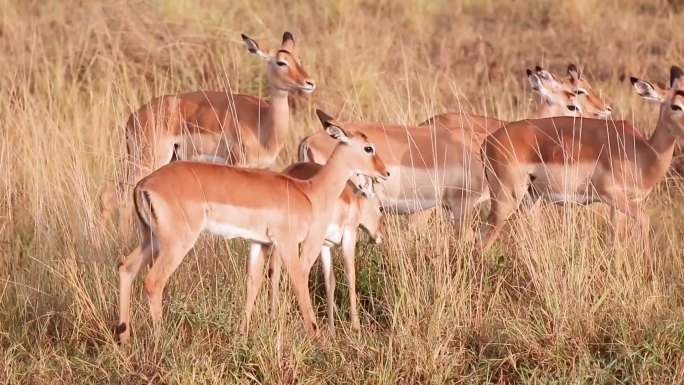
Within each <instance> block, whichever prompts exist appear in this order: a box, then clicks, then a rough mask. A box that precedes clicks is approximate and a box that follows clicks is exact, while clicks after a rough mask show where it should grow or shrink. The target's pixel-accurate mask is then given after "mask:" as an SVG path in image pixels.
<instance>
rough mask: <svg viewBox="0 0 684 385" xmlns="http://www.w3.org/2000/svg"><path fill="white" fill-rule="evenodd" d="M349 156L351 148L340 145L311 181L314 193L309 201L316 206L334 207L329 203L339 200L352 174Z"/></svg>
mask: <svg viewBox="0 0 684 385" xmlns="http://www.w3.org/2000/svg"><path fill="white" fill-rule="evenodd" d="M348 156H350V155H349V147H348V146H347V145H345V144H338V145H337V146H336V147H335V150H333V153H332V155H331V156H330V159H328V161H327V162H326V163H325V165H324V166H323V168H321V170H320V171H319V172H318V173H316V175H314V176H313V177H312V178H311V179H309V182H310V188H311V192H312V194H311V196H309V199H311V200H312V203H314V206H316V207H321V208H325V207H330V206H332V205H331V204H329V203H327V202H329V201H330V200H335V199H337V198H338V197H339V196H340V194H342V191H344V188H345V186H346V185H347V181H348V180H349V177H350V176H351V172H352V170H351V169H350V168H349V166H347V158H348Z"/></svg>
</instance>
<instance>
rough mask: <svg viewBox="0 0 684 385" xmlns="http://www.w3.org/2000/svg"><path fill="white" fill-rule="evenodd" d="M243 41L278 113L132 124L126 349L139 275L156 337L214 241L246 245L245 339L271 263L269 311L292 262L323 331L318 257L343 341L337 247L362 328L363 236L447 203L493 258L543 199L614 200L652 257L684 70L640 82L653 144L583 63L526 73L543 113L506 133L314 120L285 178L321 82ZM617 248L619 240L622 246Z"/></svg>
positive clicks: (202, 94)
mask: <svg viewBox="0 0 684 385" xmlns="http://www.w3.org/2000/svg"><path fill="white" fill-rule="evenodd" d="M242 38H243V40H244V42H245V44H246V46H247V49H248V50H249V52H251V53H253V54H255V55H256V56H258V57H260V58H262V59H264V60H265V62H266V67H267V69H266V74H267V78H268V84H269V87H270V99H269V101H268V102H267V101H265V100H262V99H258V98H256V97H253V96H249V95H239V94H230V93H226V92H207V91H197V92H191V93H186V94H180V95H167V96H162V97H160V98H157V99H154V100H152V101H151V102H149V103H148V104H146V105H144V106H143V107H141V108H140V109H138V110H137V111H135V112H133V113H132V114H131V116H130V118H129V119H128V122H127V124H126V133H125V134H126V135H125V137H126V148H127V153H128V164H129V168H128V174H127V178H128V179H127V180H126V181H123V182H121V183H120V184H118V185H115V186H112V187H110V188H108V189H107V190H105V191H104V193H103V194H102V195H101V205H102V219H101V221H102V222H101V226H102V229H103V230H104V228H105V227H106V225H107V223H108V221H109V219H110V217H111V215H112V214H113V213H114V212H115V211H116V210H117V209H119V211H120V212H121V218H120V227H121V230H123V231H125V230H126V229H127V226H128V224H129V220H128V218H129V216H130V213H132V212H134V213H135V215H136V217H137V223H138V229H139V234H140V238H141V242H140V244H139V245H138V246H137V247H136V248H135V250H133V252H131V253H130V254H129V255H128V256H126V257H125V258H124V260H123V262H121V263H120V264H119V267H118V273H119V280H120V286H119V295H120V297H119V322H118V325H117V327H116V336H117V338H118V340H119V341H120V342H122V343H125V342H127V341H128V340H129V338H130V330H131V328H130V301H131V288H132V285H133V281H134V280H135V278H136V276H137V275H138V272H139V270H140V269H141V268H142V267H143V265H149V266H150V269H149V271H148V273H147V275H146V277H145V280H144V289H145V292H146V294H147V296H148V300H149V305H150V313H151V316H152V320H153V323H154V330H155V335H156V336H157V337H159V336H160V333H161V321H162V292H163V290H164V286H165V285H166V282H167V281H168V279H169V277H170V276H171V274H173V272H174V271H175V270H176V269H177V268H178V266H179V265H180V263H181V261H182V260H183V258H184V257H185V255H186V254H187V253H188V251H189V250H190V249H191V248H192V247H193V246H194V245H195V243H196V241H197V239H198V237H199V236H200V234H201V233H205V232H206V233H211V234H216V235H220V236H223V237H226V238H243V239H246V240H247V241H248V242H249V244H250V253H249V262H248V268H247V271H248V276H247V294H246V302H245V312H244V316H243V319H242V322H241V324H240V330H241V331H242V332H247V331H248V329H249V325H250V318H251V314H252V310H253V308H254V302H255V299H256V296H257V294H258V292H259V288H260V287H261V284H262V281H263V276H264V271H263V270H264V265H265V259H266V258H265V257H266V255H267V254H270V253H271V251H272V252H273V255H272V257H271V258H269V274H268V275H269V277H270V279H271V281H272V282H271V295H270V297H271V311H273V310H275V309H276V308H277V306H278V287H279V280H280V270H281V267H282V265H284V266H285V269H286V270H287V273H288V275H289V276H290V280H291V282H292V286H293V288H294V291H295V295H296V299H297V303H298V305H299V310H300V312H301V315H302V317H303V320H304V325H305V328H306V330H307V331H309V332H311V333H314V334H316V333H317V332H318V331H317V329H318V328H317V323H316V317H315V315H314V311H313V307H312V304H311V298H310V294H309V289H308V280H309V274H310V271H311V268H312V266H313V264H314V262H315V261H316V259H317V258H318V257H319V256H320V258H321V263H322V267H323V272H324V282H325V286H326V295H327V313H328V314H327V315H328V322H329V325H330V327H331V331H332V330H333V319H334V315H333V311H334V298H333V293H334V287H335V280H334V275H333V273H332V259H331V247H333V246H341V247H342V250H343V257H344V269H345V275H346V277H347V280H348V283H349V298H350V307H351V311H350V314H351V322H352V326H353V327H354V328H355V329H358V328H359V327H360V321H359V314H358V311H357V308H356V302H357V301H356V290H355V266H354V258H355V256H354V249H355V246H356V240H357V229H358V228H359V227H361V228H362V229H364V230H365V231H366V232H367V233H368V234H369V235H370V237H371V238H372V239H374V240H375V241H376V242H377V243H380V242H381V241H382V237H381V235H380V232H379V225H380V221H381V216H382V214H381V212H382V213H394V214H407V215H409V222H410V223H412V222H415V221H416V220H421V219H424V217H425V216H426V215H429V213H430V210H431V209H433V208H435V207H437V206H439V207H442V208H444V209H445V211H446V213H447V214H448V216H449V218H450V220H451V221H452V222H453V224H454V226H455V227H456V229H457V230H458V231H460V232H463V233H465V234H464V235H465V236H467V237H469V238H472V239H471V241H472V242H473V243H474V244H475V250H476V251H479V252H482V251H483V250H486V249H487V248H489V247H490V246H491V245H492V243H493V242H494V241H495V240H496V238H497V235H498V234H499V232H500V231H501V229H502V227H503V225H504V224H505V222H506V220H507V219H508V218H509V217H510V216H511V215H512V214H514V213H515V212H516V211H517V210H519V209H521V210H531V211H532V212H533V213H534V212H538V211H539V208H538V207H536V206H537V203H538V202H540V201H542V200H545V201H550V202H553V203H567V202H572V203H580V204H588V203H592V202H604V203H606V204H608V205H610V207H611V209H612V215H611V217H612V220H613V230H614V231H615V232H617V231H618V229H619V227H620V221H621V215H622V214H627V215H628V216H630V217H632V218H634V219H635V220H637V221H638V223H639V224H640V226H641V227H640V228H641V235H642V237H641V239H642V240H643V242H644V243H645V245H644V247H645V249H644V250H645V259H646V260H647V261H648V260H650V258H651V257H650V252H649V245H648V239H649V236H648V234H649V220H648V215H647V214H646V213H645V212H644V210H643V206H642V202H643V201H644V199H645V198H646V197H647V196H648V194H649V192H650V191H651V189H652V188H653V186H654V185H655V184H656V183H657V182H658V181H659V180H661V179H662V178H663V176H664V174H665V172H666V171H667V169H668V167H669V166H670V163H671V161H672V156H673V151H674V146H675V142H676V140H677V138H678V137H682V136H684V111H683V110H684V84H681V83H680V82H682V81H684V73H683V72H682V70H681V69H680V68H679V67H676V66H673V67H672V68H671V70H670V85H669V88H667V89H661V88H659V87H657V86H655V85H653V84H650V83H648V82H645V81H643V80H640V79H637V78H631V81H632V84H633V85H634V87H635V88H636V90H637V92H638V94H639V95H640V96H642V97H644V98H646V99H650V100H655V101H658V102H659V103H660V105H661V107H660V115H659V118H658V123H657V125H656V128H655V131H654V132H653V134H652V135H651V136H650V137H649V138H648V139H646V138H645V136H644V135H643V134H642V133H641V132H640V131H638V130H636V129H635V128H634V127H633V126H632V125H631V124H630V123H629V122H627V121H612V120H610V115H611V107H610V106H609V105H608V104H606V102H605V101H604V100H602V99H601V98H600V97H599V96H598V95H597V93H596V92H595V91H594V90H593V89H592V87H591V86H590V85H589V84H588V83H587V82H586V80H585V79H583V78H582V76H581V73H580V71H579V70H578V68H577V67H576V66H574V65H570V66H569V67H568V71H567V77H557V76H554V75H553V74H551V73H550V72H548V71H546V70H545V69H543V68H541V67H536V68H535V70H534V71H532V70H527V76H528V80H529V82H530V84H531V86H532V89H533V90H534V91H535V92H536V93H537V94H539V95H540V96H541V98H542V104H541V106H542V107H541V109H540V110H539V111H534V112H532V113H531V115H530V116H531V118H530V119H525V120H521V121H517V122H505V121H501V120H498V119H493V118H488V117H483V116H476V115H469V114H462V113H447V114H441V115H437V116H434V117H432V118H430V119H428V120H427V121H425V122H424V123H423V124H421V125H417V126H405V125H388V124H381V123H338V122H337V121H335V119H333V118H332V117H331V116H329V115H327V114H326V113H325V112H323V111H321V110H316V114H317V115H318V118H319V120H320V122H321V124H322V126H323V128H324V130H322V131H319V132H317V133H315V134H312V135H310V136H308V137H306V138H304V139H303V140H302V141H301V142H300V145H299V154H298V158H299V162H298V163H294V164H292V165H290V166H289V167H287V168H286V169H285V170H283V172H275V171H270V170H268V169H267V168H269V167H271V166H272V165H273V164H274V162H275V160H276V158H277V156H278V154H279V152H280V150H281V149H282V148H283V146H284V144H285V141H286V139H287V137H288V132H289V119H290V112H289V107H288V93H289V92H291V91H303V92H306V93H310V92H312V91H314V89H315V88H316V86H315V83H314V81H313V80H312V79H311V78H310V77H309V75H308V74H307V73H306V71H305V70H304V68H302V65H301V62H300V60H299V58H298V57H297V55H296V53H295V40H294V37H293V36H292V34H290V33H289V32H285V34H284V35H283V40H282V44H281V46H280V47H279V48H278V49H274V50H269V49H267V48H266V47H265V46H264V45H262V44H259V43H257V42H256V41H254V40H252V39H250V38H249V37H247V36H245V35H242ZM173 160H178V161H173ZM131 198H132V199H131ZM120 200H121V202H120ZM524 200H526V201H527V202H528V204H523V201H524ZM487 201H489V202H490V205H491V208H490V212H489V215H488V217H487V219H486V221H485V223H484V224H483V225H482V226H481V227H480V229H479V231H472V229H471V227H472V226H468V225H467V223H466V220H465V219H466V217H467V214H468V212H469V211H470V210H472V209H473V208H474V207H475V206H477V205H478V204H480V203H483V202H487ZM130 203H132V205H131V204H130ZM131 206H132V208H133V210H131ZM617 240H618V236H617V235H614V236H613V244H616V243H617Z"/></svg>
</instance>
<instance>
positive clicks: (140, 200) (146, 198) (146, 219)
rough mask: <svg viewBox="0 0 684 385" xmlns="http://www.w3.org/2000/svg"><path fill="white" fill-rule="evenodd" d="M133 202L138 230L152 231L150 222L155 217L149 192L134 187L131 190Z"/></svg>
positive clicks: (146, 232) (142, 231)
mask: <svg viewBox="0 0 684 385" xmlns="http://www.w3.org/2000/svg"><path fill="white" fill-rule="evenodd" d="M133 204H134V206H135V214H136V215H137V216H138V222H139V224H140V232H141V233H145V234H149V233H150V231H152V222H153V221H154V220H155V219H156V215H155V213H154V209H153V208H152V201H151V200H150V193H149V192H147V191H145V190H142V189H139V188H136V189H135V190H134V192H133Z"/></svg>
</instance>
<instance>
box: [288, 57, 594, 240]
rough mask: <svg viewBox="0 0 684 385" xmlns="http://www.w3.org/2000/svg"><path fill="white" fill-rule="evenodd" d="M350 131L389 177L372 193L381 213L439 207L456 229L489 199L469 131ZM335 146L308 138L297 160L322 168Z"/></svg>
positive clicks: (540, 83) (573, 98) (475, 139)
mask: <svg viewBox="0 0 684 385" xmlns="http://www.w3.org/2000/svg"><path fill="white" fill-rule="evenodd" d="M540 71H543V70H541V69H540ZM529 79H530V82H531V83H532V84H533V87H535V88H537V89H538V91H537V92H541V93H542V94H543V95H550V94H551V93H552V91H551V90H552V89H555V88H551V86H548V88H547V86H546V85H545V83H544V80H543V79H542V78H540V77H539V75H538V74H537V73H532V72H531V71H530V74H529ZM549 79H551V80H552V79H553V78H552V77H550V78H549ZM546 81H547V82H548V81H550V80H548V79H547V80H546ZM549 84H553V83H549ZM554 87H555V86H554ZM559 95H564V97H566V98H568V99H567V105H571V106H574V107H573V108H572V110H573V111H575V112H576V111H578V110H581V109H580V107H577V106H578V105H580V104H581V103H579V101H578V97H577V95H575V94H572V93H568V92H563V93H560V94H559ZM563 100H566V99H563ZM497 122H500V123H501V124H503V122H501V121H497ZM497 124H498V123H497ZM494 126H496V125H495V124H493V123H492V124H489V125H488V127H494ZM349 127H353V128H354V129H355V130H358V131H361V132H363V133H364V134H366V135H367V136H368V137H369V138H370V140H371V141H372V142H373V143H375V145H376V147H377V150H378V154H380V156H381V157H382V159H383V160H384V161H385V163H386V164H387V166H388V168H389V169H390V171H391V173H392V176H391V177H390V178H389V180H388V181H387V182H386V183H383V185H382V186H381V187H379V188H377V189H376V193H377V196H378V198H379V201H380V203H381V205H382V207H383V209H384V211H385V212H389V213H396V214H414V213H420V212H421V211H424V210H427V209H431V208H433V207H435V206H438V205H439V206H442V207H444V208H445V209H446V210H447V212H448V213H449V215H450V218H451V220H452V222H453V223H454V224H455V225H457V228H458V229H459V230H460V229H463V223H464V222H463V221H464V219H465V218H464V216H465V214H466V213H467V212H468V210H470V209H471V208H472V207H474V206H475V205H477V204H478V203H480V202H483V201H486V199H487V198H488V191H487V185H486V181H485V177H484V168H483V164H482V161H481V158H480V153H479V147H480V143H481V140H482V139H481V138H480V137H479V136H478V134H477V132H475V131H474V130H470V129H455V127H445V126H443V125H435V126H433V127H431V128H430V129H426V128H425V127H407V126H402V125H384V124H373V123H354V124H350V125H349ZM462 127H464V126H462ZM499 127H500V125H499ZM497 128H498V127H497ZM334 145H335V143H334V141H332V140H330V139H329V138H328V137H327V136H325V135H321V134H319V133H315V134H312V135H310V136H308V137H306V138H304V140H302V142H301V143H300V146H299V159H300V160H301V161H313V162H316V163H320V164H324V163H325V162H326V160H327V159H328V157H329V156H330V154H331V153H332V149H333V148H334ZM421 215H422V214H421Z"/></svg>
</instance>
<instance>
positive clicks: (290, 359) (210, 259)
mask: <svg viewBox="0 0 684 385" xmlns="http://www.w3.org/2000/svg"><path fill="white" fill-rule="evenodd" d="M683 12H684V4H682V2H680V1H675V0H669V1H664V0H649V1H646V0H643V1H637V0H611V1H606V0H571V1H555V0H553V1H542V0H531V1H492V0H463V1H447V0H426V1H403V2H399V1H388V0H378V1H368V0H336V1H311V2H296V1H289V0H287V1H276V0H260V1H246V0H233V1H211V0H174V1H159V0H155V1H121V0H111V1H106V2H105V1H76V0H62V1H46V0H4V1H2V2H0V52H2V55H0V69H1V70H0V72H1V73H0V79H1V82H0V120H1V123H0V355H1V358H0V362H1V364H0V383H7V384H42V383H50V384H62V383H64V384H67V383H68V384H71V383H90V384H94V383H98V384H99V383H126V384H133V383H262V384H271V383H295V382H296V383H300V384H305V383H335V384H341V383H363V384H366V383H391V384H416V383H421V384H422V383H434V384H442V383H469V384H471V383H472V384H480V383H540V384H550V383H558V384H561V383H562V384H565V383H572V384H584V383H597V384H614V383H624V384H680V383H684V220H683V219H682V218H684V199H683V198H682V196H683V193H684V191H683V187H684V182H683V181H682V179H681V177H680V176H678V175H677V174H676V173H674V172H673V173H670V174H668V176H667V177H666V179H665V180H664V181H663V182H661V183H660V184H659V185H658V187H657V188H656V190H655V191H654V192H653V194H652V195H651V197H650V199H649V201H648V205H647V210H648V212H649V213H651V215H652V218H653V219H652V236H651V237H652V248H653V253H654V256H655V257H656V260H657V263H656V267H655V270H654V271H653V273H652V274H650V273H648V272H647V271H645V270H644V267H643V264H642V263H641V250H640V249H639V247H637V245H638V244H639V243H638V239H636V234H638V233H637V232H636V231H634V229H630V230H631V232H630V235H629V236H628V237H626V239H625V241H624V244H623V246H622V247H621V249H620V251H619V252H618V253H617V255H614V254H613V253H612V252H611V248H610V247H609V246H608V244H607V240H608V232H607V231H608V227H609V225H608V223H607V220H608V210H607V209H606V207H605V206H604V205H601V204H597V205H592V206H589V207H577V206H567V207H563V208H554V207H548V208H545V209H544V216H543V217H544V219H543V223H530V222H529V221H526V220H525V218H524V217H521V218H517V219H516V220H515V221H514V222H513V223H512V225H511V226H509V228H508V231H506V235H505V236H504V237H502V239H500V240H499V241H498V242H497V243H496V246H495V247H494V249H493V250H491V251H489V252H487V253H486V254H485V255H483V256H482V257H474V256H473V253H472V250H471V249H470V247H469V246H468V245H467V244H466V243H465V242H463V241H462V240H459V239H457V238H456V237H455V236H454V233H453V231H452V228H451V227H450V225H449V223H448V222H447V221H445V220H444V219H443V216H442V215H436V216H435V217H433V218H432V219H431V222H430V223H429V224H428V225H426V226H424V227H421V228H418V229H415V230H412V231H407V230H406V229H407V227H406V220H405V218H402V217H393V216H388V217H387V218H386V223H385V230H384V232H385V234H386V236H385V239H386V242H385V243H384V244H382V245H374V244H370V243H369V242H367V238H366V237H361V239H360V241H359V243H358V245H357V256H358V261H357V268H358V272H357V287H358V290H359V296H360V307H361V324H362V330H361V331H360V332H356V331H353V330H352V328H351V326H350V323H349V314H348V311H347V309H348V296H347V294H346V286H345V283H344V279H342V277H343V275H342V269H338V273H337V276H338V285H337V317H338V318H337V320H336V324H337V330H336V334H335V335H334V336H332V335H329V334H326V333H325V332H324V333H323V337H322V338H321V339H319V340H317V339H314V338H312V337H310V336H308V335H307V334H306V333H305V332H304V330H303V326H302V322H301V318H300V315H299V313H298V311H297V309H296V305H295V303H294V298H293V295H292V293H291V291H290V290H288V286H287V285H283V290H282V293H283V294H282V299H281V302H282V303H281V307H280V311H279V314H274V315H271V314H269V312H268V306H267V304H268V301H267V299H266V295H265V291H262V294H261V295H260V297H259V298H258V301H257V308H256V310H255V314H254V317H255V318H254V325H253V327H252V330H251V333H250V334H249V335H240V334H238V333H237V332H236V330H237V324H238V323H239V320H240V317H241V315H242V303H243V300H244V295H245V293H244V291H245V290H244V284H245V264H246V256H247V249H246V247H245V243H244V242H243V241H225V240H222V239H218V238H212V237H202V238H201V240H200V242H199V243H198V245H197V246H196V247H195V249H194V251H193V252H191V253H190V254H189V255H188V256H187V258H186V260H185V261H184V263H183V265H182V266H181V267H180V269H179V270H178V271H177V272H176V274H175V275H174V276H172V278H171V281H170V283H169V286H168V288H167V290H166V293H165V298H164V310H165V313H164V321H165V324H164V333H163V340H162V341H161V343H160V344H159V345H158V346H155V344H154V341H153V338H152V333H151V332H152V328H151V323H150V318H149V312H148V308H147V301H146V298H145V297H144V295H143V293H142V290H141V286H142V285H140V284H139V282H140V281H138V284H136V286H135V287H134V293H133V298H134V302H133V322H135V325H136V327H135V330H134V332H133V336H132V342H131V344H130V345H129V346H125V347H119V346H118V345H117V344H116V341H115V339H114V336H113V333H112V327H113V326H114V325H115V322H116V319H117V300H118V298H117V287H118V277H117V275H116V270H115V267H116V265H117V264H118V263H119V261H120V260H121V258H122V256H123V255H125V254H127V253H128V252H129V251H130V250H131V248H132V247H133V246H134V245H135V244H136V237H137V235H135V234H136V233H135V232H130V236H128V237H124V236H122V234H120V233H119V230H118V227H117V226H115V224H114V223H113V224H112V226H111V227H110V228H109V229H108V231H107V232H106V234H100V230H99V228H98V226H97V222H98V220H99V213H98V205H97V202H98V199H97V198H98V194H99V193H100V192H101V189H102V187H103V186H104V184H106V183H108V182H109V181H112V180H114V179H119V178H121V177H122V175H123V170H124V162H123V158H124V155H125V148H124V140H123V127H124V125H125V122H126V120H127V118H128V115H129V114H130V113H131V112H132V111H133V110H135V109H136V108H138V107H139V106H140V105H142V104H143V103H145V102H147V101H148V100H150V99H151V98H153V97H155V96H158V95H162V94H170V93H177V92H184V91H191V90H200V89H203V90H232V91H234V92H240V93H247V94H253V95H258V96H262V97H265V96H266V95H267V89H266V81H265V78H264V64H263V62H262V61H260V60H258V59H257V58H255V57H254V56H253V55H250V54H249V53H248V52H247V51H246V49H245V47H244V43H243V42H242V39H241V38H240V33H245V34H247V35H249V36H251V37H254V38H257V39H259V40H260V41H265V42H271V43H272V44H274V45H275V44H277V43H278V42H279V39H280V37H281V36H282V33H283V31H286V30H287V31H290V32H292V33H293V34H294V36H295V39H296V40H297V50H298V53H299V55H300V57H301V58H302V60H303V64H304V66H305V67H306V69H307V71H308V72H309V74H310V75H311V76H312V77H313V78H314V79H315V80H316V82H317V85H318V88H317V89H316V91H315V92H314V93H313V94H312V95H311V96H297V97H295V98H293V106H294V107H295V108H294V109H293V111H292V119H293V120H292V121H291V135H290V137H289V138H288V144H287V145H286V147H285V149H284V150H283V151H282V152H281V154H280V156H279V159H278V163H277V167H276V168H277V169H282V168H283V167H284V166H285V165H287V164H289V163H290V162H292V161H293V160H294V159H295V156H296V151H297V147H296V146H297V143H298V141H299V140H300V139H301V138H302V137H303V136H305V135H306V134H309V133H311V132H313V131H314V130H319V129H320V124H319V123H318V121H317V119H316V117H315V115H314V113H313V111H314V109H315V108H322V109H324V110H325V111H327V112H329V113H332V114H334V115H336V116H337V117H339V120H340V121H342V122H344V121H351V120H355V121H382V122H395V123H406V124H416V123H420V122H422V121H424V120H425V119H426V118H427V117H429V116H432V115H434V114H436V113H440V112H446V111H464V112H468V113H477V114H482V115H487V116H492V117H497V118H500V119H504V120H516V119H522V118H524V117H525V116H527V114H529V112H530V111H531V110H533V109H534V108H536V105H537V103H538V100H537V99H538V98H537V97H535V96H534V95H533V93H532V92H531V90H530V87H529V84H528V83H527V79H526V76H525V69H526V68H533V67H534V66H535V65H542V66H544V67H545V68H547V69H549V70H551V71H552V72H554V73H557V74H559V75H563V74H564V71H565V69H566V68H567V65H568V64H569V63H577V64H578V65H580V66H581V67H582V68H583V76H585V77H586V78H587V79H589V80H590V81H591V82H592V84H593V85H594V87H595V89H596V90H597V91H599V92H600V93H601V95H602V96H603V97H604V98H606V99H607V100H608V101H609V102H610V103H611V105H612V107H613V118H614V119H627V120H631V121H633V122H634V124H635V125H636V126H638V127H640V128H641V129H642V130H644V131H646V132H651V131H652V130H653V128H654V127H655V122H656V120H657V115H658V113H657V105H656V104H655V103H649V102H647V101H644V100H642V99H640V98H639V97H638V96H637V95H636V93H635V92H634V90H633V89H632V87H631V85H630V84H629V82H628V81H623V80H624V77H625V76H631V75H635V76H639V77H641V78H643V79H647V80H650V81H653V82H657V81H666V80H667V79H668V77H667V75H668V73H667V71H668V69H669V67H670V66H671V65H673V64H678V65H684V57H683V56H682V52H684V40H683V39H682V28H681V26H682V25H683V23H684V13H683ZM438 214H439V213H438ZM96 236H104V239H105V242H104V245H103V247H102V249H100V250H98V249H96V248H95V247H94V246H93V239H94V238H95V237H96ZM336 266H338V267H341V266H340V264H339V261H338V263H337V265H336ZM315 271H316V274H314V275H313V279H312V281H311V282H310V287H311V289H312V295H313V298H314V305H315V307H316V309H317V311H318V320H319V323H320V324H324V322H323V319H324V315H325V301H324V290H323V288H322V277H321V274H318V271H317V270H315Z"/></svg>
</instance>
